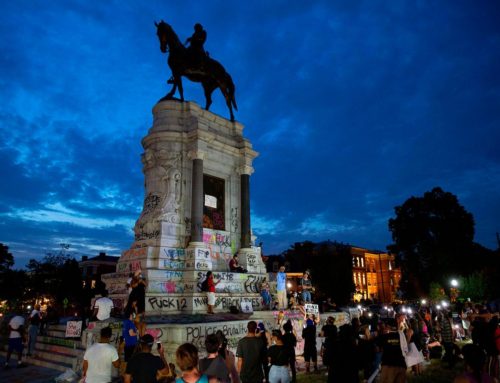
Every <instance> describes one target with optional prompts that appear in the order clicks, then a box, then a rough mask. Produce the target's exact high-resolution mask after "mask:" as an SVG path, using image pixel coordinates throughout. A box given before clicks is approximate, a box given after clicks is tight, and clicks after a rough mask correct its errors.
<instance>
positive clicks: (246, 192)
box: [240, 173, 251, 248]
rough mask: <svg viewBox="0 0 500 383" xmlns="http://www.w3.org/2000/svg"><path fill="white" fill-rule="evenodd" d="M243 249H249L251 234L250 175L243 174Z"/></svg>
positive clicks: (241, 178)
mask: <svg viewBox="0 0 500 383" xmlns="http://www.w3.org/2000/svg"><path fill="white" fill-rule="evenodd" d="M240 180H241V247H242V248H249V247H250V245H251V234H250V174H244V173H243V174H241V176H240Z"/></svg>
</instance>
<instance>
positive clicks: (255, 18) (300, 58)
mask: <svg viewBox="0 0 500 383" xmlns="http://www.w3.org/2000/svg"><path fill="white" fill-rule="evenodd" d="M3 8H4V9H3V11H2V14H1V15H0V34H1V36H2V39H1V40H0V49H1V51H2V55H0V68H1V71H0V96H1V100H2V102H1V104H0V172H1V174H2V179H3V182H2V186H1V188H0V242H4V243H6V244H7V245H8V246H10V248H11V250H12V251H13V253H14V255H16V257H17V258H18V259H24V260H25V259H27V258H30V257H34V256H40V255H43V253H44V252H45V251H46V250H47V249H51V248H54V247H57V246H58V243H61V242H64V243H71V244H72V245H73V248H74V250H75V251H76V252H78V253H81V254H93V253H96V252H98V251H99V250H102V251H107V252H109V253H111V254H119V253H120V251H121V250H123V249H126V248H128V246H129V245H130V243H131V242H132V237H133V235H132V230H131V229H132V225H133V223H134V221H135V219H137V217H138V214H139V213H140V209H141V202H142V198H143V176H142V174H141V163H140V153H141V151H142V149H141V146H140V140H141V138H142V137H143V136H144V135H146V134H147V130H148V128H149V127H150V125H151V122H152V121H151V120H152V118H151V108H152V107H153V105H154V104H155V102H156V101H157V100H158V99H159V98H161V97H162V96H163V95H165V94H166V93H167V91H168V88H167V85H166V80H167V79H168V77H169V76H170V73H169V70H168V68H167V65H166V56H165V55H163V54H161V52H160V50H159V44H158V41H157V38H156V36H155V29H154V25H153V22H154V21H155V20H160V19H164V20H165V21H167V22H169V23H171V24H172V26H173V27H174V28H175V30H176V32H177V33H178V35H179V37H180V38H181V40H184V39H185V38H186V37H188V36H189V35H190V34H191V33H192V26H193V24H194V23H195V22H201V23H202V24H203V25H204V26H205V28H206V29H207V31H208V40H207V43H206V45H205V47H206V49H207V50H208V51H209V52H210V55H211V56H212V57H214V58H216V59H218V60H219V61H221V62H222V63H223V64H224V65H225V66H226V69H227V70H228V72H229V73H231V75H232V77H233V80H234V82H235V84H236V92H237V93H236V98H237V102H238V106H239V111H238V113H237V114H236V118H237V119H238V120H239V121H241V122H242V123H243V124H244V125H245V130H244V133H245V135H246V136H247V137H248V138H249V139H250V140H251V141H252V143H253V145H254V148H255V149H256V150H257V151H259V152H260V156H259V157H258V158H257V159H256V160H255V162H254V167H255V170H256V172H255V174H254V175H253V176H252V181H251V187H252V191H251V197H252V225H253V230H254V233H255V234H256V235H257V236H258V237H259V238H258V241H263V242H264V246H265V252H266V253H267V254H269V253H274V252H280V251H282V250H284V249H286V248H287V247H288V246H289V245H290V244H292V243H293V242H296V241H302V240H305V239H311V240H325V239H331V240H338V241H341V242H348V243H352V244H356V245H359V246H366V247H370V248H377V249H382V250H383V249H384V248H385V246H386V245H387V244H388V243H389V242H390V235H389V233H388V231H387V220H388V219H389V218H390V217H391V216H392V215H393V208H394V206H396V205H399V204H402V203H403V202H404V201H405V200H406V199H407V198H408V197H410V196H411V195H422V194H423V193H424V192H425V191H427V190H430V189H431V188H432V187H434V186H441V187H443V188H444V189H445V190H447V191H450V192H452V193H454V194H456V195H457V196H458V197H459V199H460V202H461V203H462V204H463V205H464V206H465V208H466V209H467V210H469V211H470V212H472V213H473V214H474V217H475V220H476V240H477V241H478V242H480V243H482V244H484V245H486V246H489V247H493V246H496V244H495V232H496V231H500V227H499V225H498V216H499V215H500V199H499V198H498V196H499V195H500V186H499V185H500V151H499V150H498V146H499V143H500V129H499V127H500V108H499V107H498V105H500V72H499V71H498V68H499V67H500V50H499V49H498V47H499V46H500V22H499V21H500V5H499V4H498V3H497V2H493V1H484V2H479V3H478V2H475V3H471V2H465V1H447V2H439V3H435V2H428V1H420V2H393V1H386V2H372V1H351V2H345V1H335V2H332V1H318V2H313V3H307V2H302V1H273V2H246V3H241V2H226V1H216V2H201V1H198V2H196V1H187V2H160V1H157V2H146V3H144V2H136V1H131V2H125V3H124V2H118V1H114V2H97V1H91V2H88V1H80V2H79V1H72V2H65V1H55V2H42V1H24V0H23V1H19V2H8V3H6V4H4V7H3ZM184 85H185V96H186V98H187V99H190V100H194V101H196V102H198V103H199V104H202V105H203V104H204V98H203V92H202V90H201V88H200V87H199V85H197V84H192V83H188V82H187V81H185V82H184ZM212 110H213V111H214V112H216V113H219V114H221V115H223V116H227V110H226V107H225V104H224V101H223V99H222V97H220V95H219V94H214V105H213V109H212ZM24 262H25V261H23V260H21V261H19V263H20V264H23V263H24Z"/></svg>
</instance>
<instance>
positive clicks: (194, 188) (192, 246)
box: [184, 149, 212, 279]
mask: <svg viewBox="0 0 500 383" xmlns="http://www.w3.org/2000/svg"><path fill="white" fill-rule="evenodd" d="M188 156H189V158H190V159H192V160H193V170H192V177H191V241H190V242H189V245H188V247H187V248H186V266H185V267H186V270H191V271H199V270H212V259H211V257H210V250H209V249H207V247H206V245H205V243H203V158H204V156H205V153H204V152H203V151H201V150H199V149H193V150H191V151H189V152H188ZM192 277H193V278H194V274H193V275H192ZM184 278H185V279H186V273H184Z"/></svg>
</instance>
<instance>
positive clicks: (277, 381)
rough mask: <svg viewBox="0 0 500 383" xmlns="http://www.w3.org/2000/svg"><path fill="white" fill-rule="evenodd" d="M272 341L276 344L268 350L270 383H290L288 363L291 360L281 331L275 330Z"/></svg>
mask: <svg viewBox="0 0 500 383" xmlns="http://www.w3.org/2000/svg"><path fill="white" fill-rule="evenodd" d="M272 341H273V343H274V344H273V345H272V346H271V347H269V349H268V350H267V357H268V359H269V364H270V365H271V369H270V370H269V383H289V382H290V374H289V373H288V361H289V360H290V358H289V355H288V349H287V347H286V346H285V345H284V343H283V335H282V334H281V331H280V330H273V333H272Z"/></svg>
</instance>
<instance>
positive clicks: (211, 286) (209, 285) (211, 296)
mask: <svg viewBox="0 0 500 383" xmlns="http://www.w3.org/2000/svg"><path fill="white" fill-rule="evenodd" d="M219 283H220V279H219V280H218V281H217V282H214V275H213V273H212V272H211V271H207V276H206V278H205V280H204V281H203V283H202V284H201V287H202V290H203V291H206V293H207V306H208V309H207V314H215V313H214V306H215V286H217V285H218V284H219Z"/></svg>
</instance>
